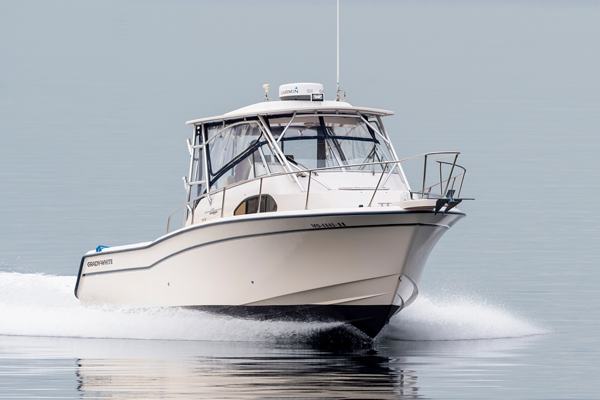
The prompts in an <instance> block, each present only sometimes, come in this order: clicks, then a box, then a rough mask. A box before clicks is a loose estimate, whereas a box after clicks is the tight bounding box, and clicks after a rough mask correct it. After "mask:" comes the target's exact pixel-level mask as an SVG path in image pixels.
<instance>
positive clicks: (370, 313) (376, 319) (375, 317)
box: [184, 304, 400, 338]
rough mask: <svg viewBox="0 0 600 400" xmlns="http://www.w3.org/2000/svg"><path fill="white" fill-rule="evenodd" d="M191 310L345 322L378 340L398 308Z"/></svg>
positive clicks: (231, 314) (375, 306) (340, 306)
mask: <svg viewBox="0 0 600 400" xmlns="http://www.w3.org/2000/svg"><path fill="white" fill-rule="evenodd" d="M184 308H187V309H194V310H200V311H206V312H210V313H213V314H221V315H229V316H234V317H243V318H254V319H259V320H278V319H286V320H294V321H319V322H333V321H335V322H344V323H347V324H350V325H352V326H354V327H356V328H358V329H359V330H360V331H362V332H364V333H365V334H367V335H369V336H370V337H372V338H374V337H375V336H377V334H378V333H379V331H381V329H383V327H384V326H385V324H387V323H388V322H389V320H390V318H391V317H392V316H393V315H394V314H395V313H396V312H398V311H399V310H400V306H398V305H394V304H391V305H351V306H350V305H333V304H332V305H313V304H306V305H285V306H274V305H270V306H187V307H184Z"/></svg>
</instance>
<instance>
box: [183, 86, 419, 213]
mask: <svg viewBox="0 0 600 400" xmlns="http://www.w3.org/2000/svg"><path fill="white" fill-rule="evenodd" d="M265 100H266V101H264V102H262V103H258V104H254V105H251V106H248V107H244V108H241V109H239V110H235V111H232V112H230V113H227V114H224V115H221V116H217V117H211V118H203V119H198V120H193V121H189V122H187V123H188V124H190V125H193V126H194V127H195V128H194V136H193V139H192V140H191V141H190V140H188V148H189V150H190V156H191V162H190V170H189V175H188V177H187V178H184V183H185V188H186V196H187V200H186V201H187V203H188V205H187V211H186V221H187V222H186V224H191V223H199V222H202V221H206V220H208V219H211V218H214V217H223V216H231V215H243V214H250V213H257V212H273V211H284V210H288V211H291V210H298V209H301V210H302V209H307V208H309V206H310V208H315V207H319V208H323V207H325V208H327V207H328V204H329V205H330V206H332V207H334V206H335V207H340V202H342V203H348V206H352V207H359V206H366V203H368V202H369V196H371V195H372V194H373V193H372V192H373V191H374V190H379V191H381V193H380V195H382V196H384V197H385V193H389V192H390V190H393V191H394V192H396V191H402V192H406V191H407V190H409V188H408V185H407V184H406V179H405V177H404V174H403V172H402V169H401V167H400V166H399V164H397V163H393V162H394V161H397V160H398V158H397V156H396V153H395V151H394V148H393V146H392V143H391V141H390V139H389V137H388V135H387V133H386V131H385V128H384V126H383V124H382V121H381V117H383V116H387V115H392V114H393V112H391V111H386V110H378V109H371V108H362V107H353V106H352V105H350V104H348V103H346V102H341V101H324V100H323V86H322V85H319V84H292V85H282V86H281V87H280V101H269V100H268V95H267V96H266V99H265ZM387 162H390V163H387ZM267 178H268V179H267ZM378 185H379V187H378V188H377V189H376V187H377V186H378ZM310 186H312V188H310ZM309 191H310V192H311V193H310V194H309ZM340 191H341V192H342V193H340ZM361 194H362V196H361ZM396 195H397V193H396ZM309 196H310V198H309ZM388 197H389V196H388ZM384 200H385V202H387V203H392V202H394V201H400V197H399V196H391V197H389V198H387V199H384Z"/></svg>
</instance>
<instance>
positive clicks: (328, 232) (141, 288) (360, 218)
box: [75, 83, 466, 337]
mask: <svg viewBox="0 0 600 400" xmlns="http://www.w3.org/2000/svg"><path fill="white" fill-rule="evenodd" d="M268 88H269V86H268V85H265V91H266V92H265V98H264V101H262V102H259V103H257V104H253V105H250V106H247V107H244V108H240V109H238V110H235V111H231V112H228V113H226V114H223V115H220V116H215V117H209V118H202V119H195V120H191V121H188V122H187V124H188V125H190V126H191V127H192V128H193V134H192V138H191V139H188V140H187V148H188V150H189V154H190V163H189V173H188V176H186V177H184V178H183V183H184V188H185V196H186V197H185V202H184V204H183V205H182V206H181V207H180V208H179V209H178V210H176V211H175V212H174V213H173V214H171V215H170V216H169V217H168V220H167V229H166V233H165V234H164V235H163V236H161V237H159V238H157V239H156V240H154V241H151V242H145V243H139V244H133V245H126V246H114V247H105V246H99V247H98V248H97V249H94V250H91V251H89V252H88V253H86V254H85V255H84V256H83V257H82V259H81V264H80V267H79V274H78V277H77V283H76V287H75V296H76V297H77V298H79V299H80V300H81V302H83V303H86V304H88V303H100V304H114V305H129V306H134V307H142V308H153V307H183V308H191V309H197V310H202V311H208V312H212V313H221V314H226V315H235V316H241V317H244V318H246V317H248V318H259V319H279V318H281V319H293V320H302V321H341V322H344V323H347V324H350V325H353V326H354V327H356V328H358V329H359V330H361V331H362V332H364V333H366V334H367V335H369V336H371V337H375V336H376V335H377V334H378V333H379V332H380V330H381V329H382V328H383V327H384V325H385V324H386V323H387V322H388V321H389V320H390V318H391V317H392V316H393V315H394V314H396V313H398V312H400V311H401V310H402V309H404V308H405V307H407V306H409V305H410V304H411V303H413V302H414V301H415V299H416V298H417V296H418V293H419V281H420V279H421V275H422V272H423V269H424V266H425V263H426V260H427V258H428V256H429V254H430V252H431V250H432V249H433V247H434V245H435V244H436V243H437V241H438V240H439V239H440V237H441V236H442V235H443V234H444V233H445V232H446V231H447V230H448V229H449V228H450V227H452V226H453V225H454V224H455V223H456V222H458V220H460V219H461V218H463V217H464V216H465V213H463V212H462V211H460V210H459V209H457V208H456V206H457V205H458V204H459V203H460V202H461V201H462V200H464V199H462V198H460V192H461V190H462V186H463V181H464V177H465V173H466V170H465V168H464V167H462V166H461V165H459V164H457V159H458V155H459V153H458V152H456V151H444V152H432V153H426V154H421V155H418V156H415V157H410V158H407V159H399V158H398V156H397V154H396V151H395V149H394V146H393V144H392V140H391V138H390V135H389V134H388V133H387V131H386V129H385V127H384V125H383V118H384V117H388V116H391V115H393V112H391V111H387V110H381V109H375V108H366V107H355V106H352V105H351V104H349V103H347V102H346V101H343V100H325V99H324V96H325V94H324V90H323V85H321V84H315V83H294V84H285V85H281V86H280V88H279V97H280V99H279V100H278V101H271V100H270V99H269V97H268ZM415 162H416V163H418V169H417V170H418V171H419V173H418V176H419V181H418V188H417V189H413V187H412V186H410V185H409V181H408V179H407V175H406V173H405V170H404V166H405V165H406V164H408V163H415ZM176 216H179V218H181V222H180V226H178V227H175V226H174V225H175V223H174V221H175V219H174V218H175V217H176Z"/></svg>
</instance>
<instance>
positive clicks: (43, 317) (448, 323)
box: [0, 272, 546, 343]
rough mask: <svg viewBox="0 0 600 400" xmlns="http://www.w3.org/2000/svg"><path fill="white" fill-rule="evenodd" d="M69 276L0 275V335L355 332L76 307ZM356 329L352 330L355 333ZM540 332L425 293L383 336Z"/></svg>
mask: <svg viewBox="0 0 600 400" xmlns="http://www.w3.org/2000/svg"><path fill="white" fill-rule="evenodd" d="M74 285H75V277H73V276H53V275H44V274H23V273H17V272H0V321H2V324H0V335H17V336H57V337H82V338H120V339H162V340H201V341H244V342H246V341H257V342H280V341H285V342H294V341H297V342H308V343H311V342H313V341H317V342H322V341H332V340H333V339H332V336H336V337H339V336H338V335H340V334H341V335H342V336H343V337H344V339H345V340H346V339H347V338H348V337H349V336H352V335H356V337H357V340H360V341H362V340H364V339H363V338H362V337H361V335H362V334H361V333H360V332H358V330H356V329H354V328H350V327H349V328H346V327H345V326H344V325H342V324H341V323H324V322H311V323H303V322H294V321H255V320H248V319H240V318H232V317H225V316H216V315H213V314H208V313H202V312H198V311H194V310H185V309H177V308H168V309H152V310H139V309H131V308H125V307H122V308H115V307H109V306H104V307H100V306H94V307H90V306H83V305H81V304H80V302H79V300H77V299H76V298H75V297H74V296H73V288H74ZM354 331H356V332H354ZM541 333H546V331H544V330H543V329H541V328H539V327H536V326H535V325H533V324H531V323H528V322H527V321H525V320H523V319H519V318H516V317H514V316H511V314H510V313H509V312H507V311H504V310H502V309H498V308H494V307H491V306H488V305H486V304H481V303H476V302H470V301H468V300H458V301H455V302H436V301H434V300H431V299H430V298H428V297H426V296H422V297H420V298H419V300H418V301H417V302H415V304H413V305H412V306H411V307H409V308H407V309H406V310H404V311H403V312H402V313H401V314H399V315H397V316H396V317H394V318H393V319H392V321H391V323H390V324H389V325H388V326H387V327H386V328H385V329H384V331H382V333H381V335H380V337H382V338H383V339H386V338H387V339H396V340H462V339H491V338H506V337H521V336H528V335H534V334H541Z"/></svg>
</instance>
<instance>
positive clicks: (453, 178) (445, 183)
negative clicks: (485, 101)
mask: <svg viewBox="0 0 600 400" xmlns="http://www.w3.org/2000/svg"><path fill="white" fill-rule="evenodd" d="M459 154H460V153H459V152H457V151H436V152H430V153H424V154H419V155H417V156H413V157H409V158H405V159H402V160H396V161H381V162H373V163H361V164H349V165H343V167H344V168H345V169H346V170H348V169H350V168H355V167H364V166H377V165H379V166H383V168H382V170H381V174H380V176H379V180H378V182H377V186H375V188H374V189H373V193H372V195H371V199H370V201H369V204H368V206H367V207H371V206H372V204H373V200H374V199H375V196H376V195H377V192H378V190H379V188H380V187H381V183H382V181H383V180H384V176H385V175H386V172H387V173H391V172H392V171H393V170H394V168H395V167H396V166H398V167H399V168H400V164H402V163H405V162H407V161H411V160H415V159H418V158H421V157H423V158H424V164H423V184H422V187H421V190H419V191H410V195H411V199H414V196H420V198H437V197H443V196H444V193H447V192H448V190H454V186H455V184H456V182H457V180H459V182H460V183H459V189H458V194H457V195H456V197H460V192H461V190H462V186H463V182H464V178H465V174H466V172H467V170H466V169H465V168H464V167H463V166H461V165H458V164H456V160H457V159H458V156H459ZM435 155H443V157H441V158H438V159H435V160H434V162H436V163H438V165H439V181H436V182H435V183H434V184H431V185H429V186H426V182H427V161H428V158H429V159H431V156H435ZM449 157H454V159H453V160H452V162H448V161H445V160H446V159H447V158H449ZM390 165H392V166H393V167H392V168H389V169H388V166H390ZM444 166H449V168H450V172H449V173H448V174H447V175H445V174H444V173H443V167H444ZM341 167H342V166H332V167H322V168H311V169H304V170H297V171H292V172H281V173H276V174H271V175H265V176H261V177H258V178H253V179H249V180H246V181H243V182H236V183H233V184H230V185H227V186H224V187H222V188H218V189H215V190H212V191H210V192H207V193H204V194H203V195H201V196H198V197H196V198H194V199H191V200H190V201H188V202H186V203H185V204H183V205H182V206H181V207H179V208H178V209H176V210H175V211H173V212H172V213H171V214H170V215H169V217H168V219H167V233H169V230H170V226H171V218H172V217H173V215H175V214H176V213H177V212H179V211H181V210H182V209H184V208H185V207H188V208H189V209H190V210H191V224H192V225H193V224H194V223H195V218H196V208H195V205H196V204H197V203H198V202H199V201H200V200H202V199H203V198H205V197H209V196H210V197H214V196H215V195H216V194H218V193H221V192H222V193H223V194H222V199H221V210H220V213H221V218H223V217H224V215H225V194H226V192H227V190H230V189H232V188H234V187H238V186H242V185H246V184H249V183H251V182H256V181H259V189H258V208H257V213H260V205H261V201H262V190H263V180H265V179H271V178H274V177H279V176H289V175H295V176H298V175H301V174H308V183H307V187H306V198H305V202H304V209H305V210H308V204H309V197H310V188H311V181H312V177H313V175H315V176H316V175H318V172H322V171H329V170H339V169H340V168H341ZM456 170H459V171H461V172H457V173H456V174H455V171H456ZM386 180H387V179H386ZM317 182H318V181H317ZM321 185H323V184H321ZM323 186H324V185H323ZM437 187H439V189H440V194H439V196H438V195H437V194H433V193H432V191H433V190H434V188H437ZM326 188H327V189H328V190H331V189H329V188H328V187H326ZM185 222H186V221H185V219H184V225H185Z"/></svg>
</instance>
